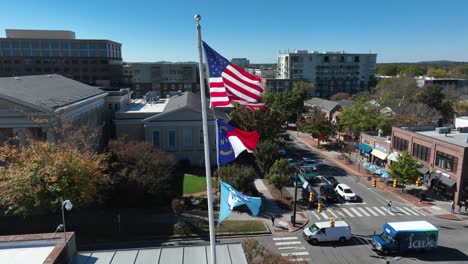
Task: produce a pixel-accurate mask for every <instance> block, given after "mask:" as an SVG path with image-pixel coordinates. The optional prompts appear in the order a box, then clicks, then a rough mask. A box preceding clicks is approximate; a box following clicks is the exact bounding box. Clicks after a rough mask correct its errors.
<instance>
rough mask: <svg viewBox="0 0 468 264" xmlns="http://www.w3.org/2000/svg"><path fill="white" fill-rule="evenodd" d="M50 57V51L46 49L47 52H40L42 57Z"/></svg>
mask: <svg viewBox="0 0 468 264" xmlns="http://www.w3.org/2000/svg"><path fill="white" fill-rule="evenodd" d="M50 55H51V52H50V50H48V49H47V50H43V51H42V56H50Z"/></svg>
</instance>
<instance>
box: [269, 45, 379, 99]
mask: <svg viewBox="0 0 468 264" xmlns="http://www.w3.org/2000/svg"><path fill="white" fill-rule="evenodd" d="M376 61H377V54H374V53H369V54H359V53H346V52H344V51H342V52H324V53H319V52H317V51H313V52H309V51H307V50H297V51H294V52H288V53H284V54H279V55H278V66H277V76H276V78H278V79H291V80H307V81H309V82H311V83H312V84H313V85H314V89H313V90H312V91H311V94H309V96H311V97H312V96H316V97H321V98H329V97H330V96H332V95H334V94H336V93H339V92H343V93H349V94H355V93H359V92H361V91H366V90H368V89H369V88H370V86H371V85H373V83H374V80H375V73H376Z"/></svg>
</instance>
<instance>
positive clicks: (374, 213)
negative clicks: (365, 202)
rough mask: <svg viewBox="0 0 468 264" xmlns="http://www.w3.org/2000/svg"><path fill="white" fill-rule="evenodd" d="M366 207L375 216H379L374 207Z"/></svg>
mask: <svg viewBox="0 0 468 264" xmlns="http://www.w3.org/2000/svg"><path fill="white" fill-rule="evenodd" d="M365 208H366V209H367V211H369V212H370V213H371V214H373V215H374V216H379V215H378V214H377V213H376V212H374V211H372V209H370V208H369V207H365Z"/></svg>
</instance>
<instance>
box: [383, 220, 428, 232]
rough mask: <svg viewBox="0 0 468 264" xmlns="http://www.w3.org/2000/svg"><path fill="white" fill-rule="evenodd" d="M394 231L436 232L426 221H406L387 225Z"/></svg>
mask: <svg viewBox="0 0 468 264" xmlns="http://www.w3.org/2000/svg"><path fill="white" fill-rule="evenodd" d="M388 224H389V225H390V226H391V227H393V229H395V231H405V230H408V231H437V228H436V227H435V226H434V225H432V224H431V223H429V222H427V221H406V222H393V223H388Z"/></svg>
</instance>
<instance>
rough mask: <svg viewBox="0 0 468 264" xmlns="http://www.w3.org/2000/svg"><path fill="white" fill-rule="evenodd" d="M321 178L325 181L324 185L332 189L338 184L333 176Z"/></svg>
mask: <svg viewBox="0 0 468 264" xmlns="http://www.w3.org/2000/svg"><path fill="white" fill-rule="evenodd" d="M323 178H324V180H325V183H327V184H330V185H331V186H333V188H335V187H336V186H337V185H338V184H339V182H338V181H337V180H336V179H335V177H333V176H323Z"/></svg>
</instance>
